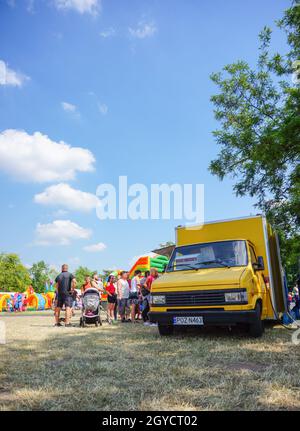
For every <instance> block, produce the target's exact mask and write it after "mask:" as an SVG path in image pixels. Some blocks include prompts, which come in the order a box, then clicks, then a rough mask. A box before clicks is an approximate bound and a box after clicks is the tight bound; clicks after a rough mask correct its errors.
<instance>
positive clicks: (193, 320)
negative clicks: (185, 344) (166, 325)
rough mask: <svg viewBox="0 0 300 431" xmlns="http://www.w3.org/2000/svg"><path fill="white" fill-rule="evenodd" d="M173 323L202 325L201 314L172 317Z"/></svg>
mask: <svg viewBox="0 0 300 431" xmlns="http://www.w3.org/2000/svg"><path fill="white" fill-rule="evenodd" d="M173 325H204V322H203V317H202V316H180V317H173Z"/></svg>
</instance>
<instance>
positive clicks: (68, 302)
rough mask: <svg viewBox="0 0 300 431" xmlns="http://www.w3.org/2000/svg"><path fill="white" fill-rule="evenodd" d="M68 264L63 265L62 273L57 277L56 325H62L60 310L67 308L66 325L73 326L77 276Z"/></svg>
mask: <svg viewBox="0 0 300 431" xmlns="http://www.w3.org/2000/svg"><path fill="white" fill-rule="evenodd" d="M68 269H69V268H68V265H66V264H64V265H62V267H61V273H60V274H59V275H58V276H57V277H56V279H55V282H56V291H57V304H56V308H55V326H62V324H61V323H60V321H59V316H60V310H61V309H62V307H63V306H65V308H66V317H65V326H72V325H71V323H70V319H71V313H72V304H73V297H72V293H73V290H74V280H75V277H74V275H73V274H71V273H70V272H69V271H68Z"/></svg>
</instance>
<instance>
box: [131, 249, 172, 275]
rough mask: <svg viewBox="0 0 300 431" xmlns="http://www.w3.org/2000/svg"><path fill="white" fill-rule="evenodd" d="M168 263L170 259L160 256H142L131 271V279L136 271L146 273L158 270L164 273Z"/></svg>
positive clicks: (153, 254)
mask: <svg viewBox="0 0 300 431" xmlns="http://www.w3.org/2000/svg"><path fill="white" fill-rule="evenodd" d="M168 263H169V259H168V258H167V257H166V256H161V255H159V254H155V253H152V254H151V255H150V256H141V257H139V258H138V260H137V261H136V262H135V264H134V265H133V267H132V268H131V270H130V271H129V277H130V278H132V277H133V276H134V271H136V270H137V269H139V270H140V271H142V272H145V271H150V268H156V269H157V271H158V272H164V270H165V267H166V266H167V265H168Z"/></svg>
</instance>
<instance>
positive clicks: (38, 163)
mask: <svg viewBox="0 0 300 431" xmlns="http://www.w3.org/2000/svg"><path fill="white" fill-rule="evenodd" d="M94 162H95V158H94V156H93V154H92V153H91V152H90V151H89V150H87V149H84V148H81V147H71V146H70V145H68V144H66V143H65V142H63V141H59V142H55V141H52V140H51V139H50V138H48V136H46V135H43V134H42V133H40V132H35V133H34V134H33V135H29V134H28V133H26V132H25V131H21V130H14V129H7V130H4V131H3V132H2V133H0V170H2V171H4V172H6V173H8V174H10V175H11V176H12V177H14V178H16V179H19V180H21V181H27V182H28V181H33V182H49V181H66V180H71V179H73V178H74V177H75V174H76V172H77V171H79V172H91V171H93V165H94Z"/></svg>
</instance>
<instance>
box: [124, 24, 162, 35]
mask: <svg viewBox="0 0 300 431" xmlns="http://www.w3.org/2000/svg"><path fill="white" fill-rule="evenodd" d="M128 30H129V33H130V35H131V36H133V37H136V38H138V39H145V38H146V37H151V36H153V35H154V34H155V33H156V32H157V28H156V26H155V24H154V23H153V22H148V23H147V22H144V21H140V22H139V23H138V25H137V27H136V28H132V27H129V29H128Z"/></svg>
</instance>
